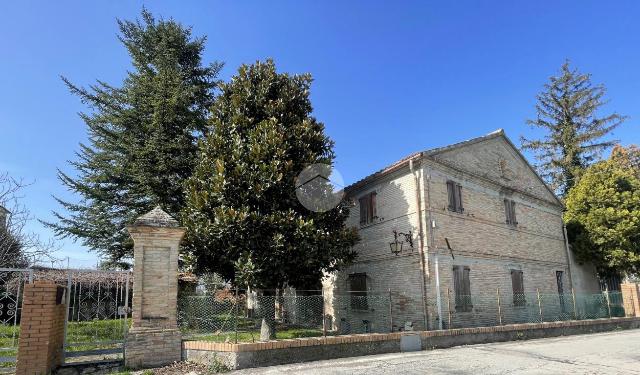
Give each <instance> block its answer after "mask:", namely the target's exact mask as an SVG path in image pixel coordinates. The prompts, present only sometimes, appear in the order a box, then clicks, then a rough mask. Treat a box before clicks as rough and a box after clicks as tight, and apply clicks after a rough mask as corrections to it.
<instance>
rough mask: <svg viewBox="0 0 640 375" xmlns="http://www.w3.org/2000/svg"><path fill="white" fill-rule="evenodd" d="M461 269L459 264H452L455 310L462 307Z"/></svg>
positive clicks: (459, 309)
mask: <svg viewBox="0 0 640 375" xmlns="http://www.w3.org/2000/svg"><path fill="white" fill-rule="evenodd" d="M462 277H463V275H462V269H461V268H460V266H453V293H454V294H455V296H456V311H461V309H462V295H463V294H462V284H463V281H462Z"/></svg>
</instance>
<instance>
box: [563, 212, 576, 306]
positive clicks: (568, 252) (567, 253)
mask: <svg viewBox="0 0 640 375" xmlns="http://www.w3.org/2000/svg"><path fill="white" fill-rule="evenodd" d="M562 236H563V237H564V249H565V251H566V255H567V274H568V275H567V276H569V284H571V292H572V293H574V292H575V291H574V290H573V277H572V276H571V253H570V251H571V249H570V248H569V236H568V235H567V226H566V225H564V223H562Z"/></svg>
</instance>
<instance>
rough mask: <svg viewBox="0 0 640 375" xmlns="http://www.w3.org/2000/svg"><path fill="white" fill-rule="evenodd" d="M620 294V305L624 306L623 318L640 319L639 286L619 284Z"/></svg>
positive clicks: (636, 284) (635, 284)
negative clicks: (633, 317) (632, 317)
mask: <svg viewBox="0 0 640 375" xmlns="http://www.w3.org/2000/svg"><path fill="white" fill-rule="evenodd" d="M620 292H621V293H622V303H623V305H624V314H625V316H635V317H638V318H640V284H638V283H623V284H620Z"/></svg>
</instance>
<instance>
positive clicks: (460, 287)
mask: <svg viewBox="0 0 640 375" xmlns="http://www.w3.org/2000/svg"><path fill="white" fill-rule="evenodd" d="M470 271H471V270H470V269H469V267H461V266H453V289H454V293H455V299H456V311H459V312H468V311H471V309H472V308H473V305H472V303H471V283H470V280H469V272H470Z"/></svg>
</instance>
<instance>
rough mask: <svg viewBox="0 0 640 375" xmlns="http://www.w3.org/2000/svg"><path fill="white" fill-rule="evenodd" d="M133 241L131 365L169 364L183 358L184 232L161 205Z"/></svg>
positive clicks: (139, 222)
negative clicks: (180, 265) (179, 312)
mask: <svg viewBox="0 0 640 375" xmlns="http://www.w3.org/2000/svg"><path fill="white" fill-rule="evenodd" d="M127 229H128V230H129V233H130V234H131V237H132V238H133V243H134V250H133V261H134V264H133V314H132V319H133V322H132V325H131V329H130V330H129V333H128V335H127V341H126V345H125V366H127V367H128V368H132V369H136V368H142V367H153V366H163V365H167V364H170V363H172V362H175V361H180V359H181V357H182V338H181V336H180V330H179V329H178V323H177V318H176V314H177V298H178V250H179V245H180V240H181V239H182V237H183V235H184V232H185V230H184V228H181V227H179V226H178V222H177V221H176V220H175V219H173V218H172V217H171V216H169V215H168V214H167V213H166V212H164V211H163V210H162V209H161V208H160V207H156V208H154V209H153V210H151V212H149V213H147V214H145V215H142V216H140V217H139V218H138V219H136V221H135V222H134V224H133V225H130V226H128V227H127Z"/></svg>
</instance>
